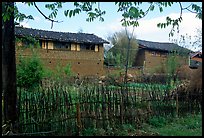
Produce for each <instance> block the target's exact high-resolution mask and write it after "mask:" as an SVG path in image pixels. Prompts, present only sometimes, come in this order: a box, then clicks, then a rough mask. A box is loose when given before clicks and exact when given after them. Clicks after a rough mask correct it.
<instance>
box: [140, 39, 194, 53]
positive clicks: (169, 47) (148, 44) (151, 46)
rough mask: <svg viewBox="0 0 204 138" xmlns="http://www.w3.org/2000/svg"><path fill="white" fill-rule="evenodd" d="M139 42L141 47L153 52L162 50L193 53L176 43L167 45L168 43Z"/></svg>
mask: <svg viewBox="0 0 204 138" xmlns="http://www.w3.org/2000/svg"><path fill="white" fill-rule="evenodd" d="M137 42H138V44H139V45H140V46H142V47H144V48H148V49H152V50H161V51H167V52H170V51H174V50H176V51H180V52H181V51H183V52H191V50H189V49H187V48H183V47H181V46H179V45H177V44H174V43H166V42H151V41H145V40H139V39H137Z"/></svg>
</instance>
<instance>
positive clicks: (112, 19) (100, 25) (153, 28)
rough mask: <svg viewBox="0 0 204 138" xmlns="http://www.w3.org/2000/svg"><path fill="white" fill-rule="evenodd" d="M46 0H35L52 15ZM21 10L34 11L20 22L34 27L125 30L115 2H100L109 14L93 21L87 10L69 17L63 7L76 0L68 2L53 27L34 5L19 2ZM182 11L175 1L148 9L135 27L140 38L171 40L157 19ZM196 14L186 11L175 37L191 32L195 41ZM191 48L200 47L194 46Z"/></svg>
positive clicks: (108, 32) (106, 32)
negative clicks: (161, 9) (165, 6)
mask: <svg viewBox="0 0 204 138" xmlns="http://www.w3.org/2000/svg"><path fill="white" fill-rule="evenodd" d="M46 3H47V2H36V4H37V6H38V7H39V8H40V10H41V11H42V12H43V13H44V14H45V15H49V13H50V11H49V10H47V9H46V8H45V7H44V5H45V4H46ZM194 3H197V4H198V5H200V6H201V5H202V2H194ZM16 4H17V7H18V10H19V11H20V12H22V13H24V14H26V15H32V16H33V17H34V20H25V21H23V22H21V23H20V25H22V26H24V27H28V28H33V29H42V30H50V31H58V32H71V33H77V32H78V31H80V30H82V31H83V33H89V34H95V35H97V36H99V37H101V38H103V39H105V40H107V37H108V36H110V35H111V34H113V33H114V32H118V31H121V30H124V27H122V25H121V22H120V20H121V19H122V13H119V12H117V6H116V5H114V3H113V2H101V3H100V8H101V10H105V11H106V14H105V15H104V16H103V17H104V19H105V20H104V22H101V21H98V19H96V20H95V21H93V22H87V21H86V18H87V17H88V16H87V15H86V14H85V13H80V14H79V15H76V16H74V17H72V18H69V17H66V16H65V15H64V10H65V9H69V8H73V3H72V2H68V3H66V4H65V5H64V6H63V8H62V9H60V10H59V11H58V15H57V17H56V19H55V20H58V21H63V22H61V23H54V24H53V28H52V29H51V22H50V21H48V20H46V19H45V18H44V17H43V16H42V15H41V14H40V13H39V12H38V11H37V9H36V8H35V7H34V6H31V7H29V6H27V5H26V4H24V3H22V2H16ZM190 4H191V2H182V5H183V7H187V6H188V5H190ZM142 8H144V9H147V5H142ZM179 15H180V9H179V5H178V4H173V5H172V7H169V8H166V9H164V11H163V12H162V13H160V12H159V9H158V8H155V10H154V11H153V12H150V13H148V15H147V16H145V18H142V19H141V20H139V27H137V28H135V29H134V35H135V36H136V38H137V39H142V40H146V41H153V42H172V40H169V32H170V30H171V27H167V28H165V29H160V28H158V27H157V23H159V22H165V19H166V17H167V16H169V17H171V18H173V19H176V18H178V17H179ZM195 16H196V15H195V14H193V13H190V12H188V11H187V10H185V11H183V21H182V22H181V24H180V27H179V33H178V34H175V35H174V37H173V39H179V38H180V35H185V34H188V35H191V36H192V41H193V39H194V36H195V35H196V29H201V30H202V20H200V19H198V18H195ZM128 30H129V31H130V32H132V28H131V27H129V28H128ZM189 49H191V50H194V51H196V50H200V49H193V48H189Z"/></svg>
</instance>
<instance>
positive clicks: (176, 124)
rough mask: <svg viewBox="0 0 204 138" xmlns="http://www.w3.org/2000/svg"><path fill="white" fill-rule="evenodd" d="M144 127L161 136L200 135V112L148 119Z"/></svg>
mask: <svg viewBox="0 0 204 138" xmlns="http://www.w3.org/2000/svg"><path fill="white" fill-rule="evenodd" d="M144 129H146V130H147V131H149V132H154V133H157V134H159V135H161V136H202V114H201V113H200V114H197V115H188V116H184V117H179V118H170V119H169V118H160V119H158V118H157V119H156V118H153V119H150V125H147V124H145V126H144Z"/></svg>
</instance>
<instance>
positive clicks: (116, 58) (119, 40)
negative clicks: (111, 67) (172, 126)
mask: <svg viewBox="0 0 204 138" xmlns="http://www.w3.org/2000/svg"><path fill="white" fill-rule="evenodd" d="M127 35H128V37H130V36H131V33H130V32H127V34H126V31H125V30H121V31H118V32H115V33H113V34H112V35H110V36H109V37H108V38H107V39H108V40H109V41H110V42H111V44H112V45H113V47H112V48H111V49H110V50H109V51H108V53H110V55H111V54H112V55H113V57H110V58H113V59H106V60H107V61H106V62H108V60H112V61H111V62H112V64H115V65H121V66H122V67H124V66H125V65H126V58H127V48H128V43H129V40H128V37H127ZM137 49H138V45H137V41H136V37H135V36H133V37H132V39H131V40H130V56H129V57H130V58H129V63H130V66H132V65H133V62H134V59H135V56H136V54H137Z"/></svg>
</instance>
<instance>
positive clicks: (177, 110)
mask: <svg viewBox="0 0 204 138" xmlns="http://www.w3.org/2000/svg"><path fill="white" fill-rule="evenodd" d="M178 104H179V103H178V93H177V94H176V117H178V114H179V107H178V106H179V105H178Z"/></svg>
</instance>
